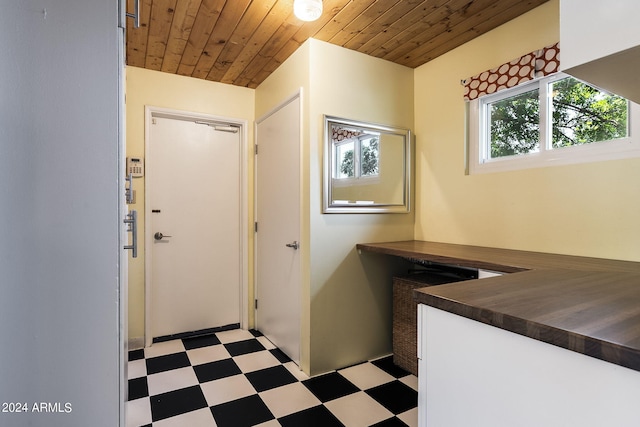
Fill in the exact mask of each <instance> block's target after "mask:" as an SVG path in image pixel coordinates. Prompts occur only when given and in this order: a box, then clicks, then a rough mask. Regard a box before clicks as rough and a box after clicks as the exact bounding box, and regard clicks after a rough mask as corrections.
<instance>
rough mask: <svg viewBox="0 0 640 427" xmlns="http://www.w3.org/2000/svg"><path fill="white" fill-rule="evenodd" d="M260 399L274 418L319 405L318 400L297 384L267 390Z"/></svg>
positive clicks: (261, 394)
mask: <svg viewBox="0 0 640 427" xmlns="http://www.w3.org/2000/svg"><path fill="white" fill-rule="evenodd" d="M260 397H261V398H262V400H263V402H264V403H265V404H266V405H267V407H268V408H269V410H270V411H271V413H272V414H273V415H274V416H275V417H276V418H280V417H284V416H286V415H289V414H293V413H294V412H299V411H302V410H304V409H309V408H312V407H314V406H318V405H320V400H318V398H317V397H315V396H314V395H313V393H311V392H310V391H309V389H308V388H306V387H305V386H303V385H302V384H301V383H299V382H295V383H291V384H288V385H285V386H282V387H278V388H273V389H271V390H267V391H265V392H262V393H260Z"/></svg>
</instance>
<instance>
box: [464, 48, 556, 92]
mask: <svg viewBox="0 0 640 427" xmlns="http://www.w3.org/2000/svg"><path fill="white" fill-rule="evenodd" d="M559 68H560V45H559V43H556V44H554V45H551V46H547V47H544V48H542V49H539V50H534V51H533V52H531V53H528V54H526V55H524V56H522V57H520V58H517V59H514V60H513V61H510V62H507V63H505V64H502V65H500V66H499V67H496V68H493V69H491V70H488V71H485V72H483V73H480V74H478V75H477V76H473V77H469V78H468V79H466V80H463V82H462V83H463V84H464V99H465V101H471V100H473V99H476V98H478V97H480V96H482V95H488V94H490V93H495V92H498V91H500V90H502V89H507V88H510V87H513V86H516V85H518V84H520V83H524V82H527V81H529V80H533V79H534V78H536V77H543V76H546V75H549V74H552V73H555V72H556V71H558V70H559Z"/></svg>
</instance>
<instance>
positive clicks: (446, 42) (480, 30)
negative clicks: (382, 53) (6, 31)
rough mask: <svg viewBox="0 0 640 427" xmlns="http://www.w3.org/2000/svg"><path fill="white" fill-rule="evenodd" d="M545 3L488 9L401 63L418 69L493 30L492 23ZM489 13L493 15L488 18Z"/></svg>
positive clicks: (430, 42)
mask: <svg viewBox="0 0 640 427" xmlns="http://www.w3.org/2000/svg"><path fill="white" fill-rule="evenodd" d="M546 1H547V0H531V1H527V2H519V3H517V4H516V5H514V6H512V7H508V8H506V9H502V8H497V7H489V8H487V9H485V10H483V11H482V12H479V13H478V14H477V15H475V16H473V17H470V18H468V19H465V20H464V21H463V22H461V23H460V24H459V25H458V26H457V27H456V28H454V29H452V31H451V33H450V34H449V35H448V37H444V35H443V34H439V35H437V36H435V37H434V38H433V39H432V40H430V41H428V42H426V43H424V44H423V45H422V46H420V47H419V48H417V49H415V50H414V51H413V52H411V57H410V58H405V59H404V60H403V62H405V65H407V66H408V67H411V68H416V67H419V66H420V65H422V64H424V63H425V61H427V62H428V61H431V60H433V59H435V58H437V57H438V56H440V55H442V54H444V53H447V52H449V51H450V50H453V49H455V48H457V47H459V46H462V45H463V44H465V43H467V42H468V41H471V40H473V39H474V38H476V37H478V36H479V35H482V34H484V33H486V32H487V31H490V30H492V29H493V28H495V26H494V22H496V21H499V22H508V21H510V20H512V19H514V18H517V17H518V16H520V15H522V13H524V12H526V11H528V10H531V9H532V8H533V7H536V6H539V5H541V4H543V3H545V2H546ZM523 8H524V12H523ZM490 13H494V14H493V15H490V16H488V15H489V14H490ZM451 35H453V37H451ZM523 53H526V52H523Z"/></svg>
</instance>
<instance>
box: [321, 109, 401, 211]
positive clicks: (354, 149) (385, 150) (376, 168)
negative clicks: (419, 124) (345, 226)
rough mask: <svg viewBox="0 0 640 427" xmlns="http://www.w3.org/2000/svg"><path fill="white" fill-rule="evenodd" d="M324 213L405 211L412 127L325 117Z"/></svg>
mask: <svg viewBox="0 0 640 427" xmlns="http://www.w3.org/2000/svg"><path fill="white" fill-rule="evenodd" d="M324 134H325V141H324V185H323V212H324V213H385V212H388V213H407V212H409V211H410V194H411V131H410V130H409V129H400V128H395V127H391V126H384V125H378V124H372V123H365V122H359V121H355V120H348V119H341V118H338V117H332V116H324Z"/></svg>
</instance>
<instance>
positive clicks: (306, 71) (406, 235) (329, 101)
mask: <svg viewBox="0 0 640 427" xmlns="http://www.w3.org/2000/svg"><path fill="white" fill-rule="evenodd" d="M334 64H340V66H339V67H337V66H335V65H334ZM380 82H385V84H381V83H380ZM300 87H301V88H302V90H303V118H302V122H303V140H302V147H301V157H302V174H301V177H302V182H301V185H302V188H303V192H302V193H303V194H302V201H301V203H302V211H301V212H302V233H301V243H302V251H301V255H302V257H303V260H302V283H301V286H302V292H301V294H302V303H301V304H302V310H301V312H302V348H301V366H302V368H303V369H304V370H305V371H306V372H308V373H311V374H317V373H321V372H326V371H329V370H332V369H336V368H338V367H344V366H347V365H350V364H353V363H356V362H359V361H362V360H366V359H368V358H371V357H374V356H379V355H383V354H388V353H389V352H390V351H391V286H390V283H391V280H390V278H391V275H392V274H393V272H394V271H397V269H398V265H399V264H400V263H398V262H394V261H391V260H388V259H385V258H384V257H382V258H380V257H373V258H374V259H373V260H372V259H371V257H366V256H365V257H364V258H365V259H362V258H361V257H360V256H359V255H358V254H357V252H356V250H355V245H356V243H358V242H371V241H384V240H392V239H398V240H403V239H411V238H412V235H413V218H414V215H413V213H411V214H368V215H363V214H358V215H351V214H349V215H346V214H337V215H336V214H331V215H326V214H322V153H323V151H322V143H323V115H324V114H327V115H335V116H338V117H344V118H349V119H356V120H363V121H369V122H374V123H382V124H388V125H393V126H398V127H407V128H411V127H412V126H413V70H411V69H409V68H406V67H402V66H399V65H395V64H392V63H390V62H387V61H382V60H380V59H376V58H372V57H369V56H366V55H362V54H359V53H356V52H353V51H349V50H345V49H342V48H339V47H336V46H333V45H330V44H328V43H324V42H320V41H317V40H309V41H307V42H306V43H305V44H304V45H303V46H302V47H301V48H300V49H299V50H298V51H296V53H295V54H294V55H293V56H292V57H290V58H289V59H287V61H285V62H284V63H283V65H282V66H281V67H280V68H278V69H277V70H276V71H275V72H274V73H273V74H272V75H271V76H270V77H269V78H268V79H267V80H265V81H264V82H263V83H262V84H261V85H260V86H259V87H258V88H257V89H256V106H257V108H256V117H260V116H261V115H263V114H265V113H267V112H268V111H269V110H270V109H272V108H274V107H275V106H277V105H278V104H280V103H281V102H283V101H284V100H285V99H287V98H288V97H290V96H291V95H292V94H293V93H295V91H297V90H298V88H300ZM402 265H403V266H404V264H402Z"/></svg>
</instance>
